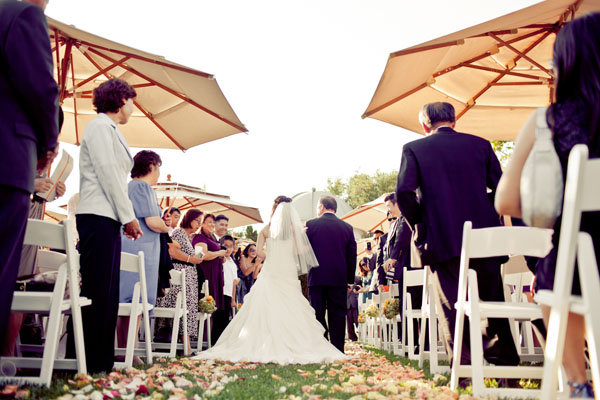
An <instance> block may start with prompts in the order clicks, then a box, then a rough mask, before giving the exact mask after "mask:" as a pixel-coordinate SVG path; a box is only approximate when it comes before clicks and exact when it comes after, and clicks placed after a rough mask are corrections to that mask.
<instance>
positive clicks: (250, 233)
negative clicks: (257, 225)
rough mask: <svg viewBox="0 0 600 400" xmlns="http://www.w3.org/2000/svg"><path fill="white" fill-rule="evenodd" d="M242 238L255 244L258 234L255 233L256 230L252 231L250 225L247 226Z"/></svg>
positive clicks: (252, 228)
mask: <svg viewBox="0 0 600 400" xmlns="http://www.w3.org/2000/svg"><path fill="white" fill-rule="evenodd" d="M244 236H245V237H246V239H250V240H252V241H253V242H256V239H258V232H257V231H256V229H254V227H253V226H252V225H248V226H246V231H245V232H244Z"/></svg>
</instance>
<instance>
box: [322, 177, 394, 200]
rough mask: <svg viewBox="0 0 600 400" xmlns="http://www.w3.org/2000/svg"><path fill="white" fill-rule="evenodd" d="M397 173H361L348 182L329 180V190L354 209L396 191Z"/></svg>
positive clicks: (338, 179)
mask: <svg viewBox="0 0 600 400" xmlns="http://www.w3.org/2000/svg"><path fill="white" fill-rule="evenodd" d="M397 179H398V173H397V172H381V171H379V170H377V172H375V174H374V175H368V174H365V173H359V172H358V171H356V172H355V173H354V175H352V176H351V177H350V178H348V180H347V181H345V182H344V181H342V180H341V179H340V178H329V179H327V190H328V191H329V192H330V193H331V194H334V195H336V196H340V197H341V198H342V199H344V201H346V202H347V203H348V205H349V206H350V207H352V208H356V207H358V206H359V205H361V204H364V203H368V202H369V201H372V200H375V199H376V198H378V197H379V196H381V195H382V194H384V193H391V192H394V191H395V190H396V181H397Z"/></svg>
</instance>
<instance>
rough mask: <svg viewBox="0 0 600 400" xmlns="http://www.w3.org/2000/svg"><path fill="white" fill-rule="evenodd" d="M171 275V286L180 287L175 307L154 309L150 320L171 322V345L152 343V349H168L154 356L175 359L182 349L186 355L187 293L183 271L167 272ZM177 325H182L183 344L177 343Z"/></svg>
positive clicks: (156, 352)
mask: <svg viewBox="0 0 600 400" xmlns="http://www.w3.org/2000/svg"><path fill="white" fill-rule="evenodd" d="M169 274H170V275H171V286H181V290H180V291H179V293H177V298H176V300H175V307H173V308H171V307H154V312H153V315H152V318H169V319H172V320H173V331H172V332H171V343H170V344H169V343H156V342H153V343H152V348H153V349H164V348H167V349H169V352H168V353H165V352H159V351H153V355H155V356H169V357H175V355H176V353H177V349H182V350H183V354H184V355H186V356H187V355H188V348H189V344H188V331H187V309H186V305H187V292H186V289H185V270H181V271H177V270H174V269H172V270H171V271H169ZM179 324H183V325H182V327H183V344H178V343H177V337H178V336H179Z"/></svg>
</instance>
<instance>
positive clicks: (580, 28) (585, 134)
mask: <svg viewBox="0 0 600 400" xmlns="http://www.w3.org/2000/svg"><path fill="white" fill-rule="evenodd" d="M599 43H600V13H593V14H588V15H586V16H583V17H580V18H577V19H574V20H573V21H571V22H569V23H568V24H566V25H564V26H563V28H562V29H561V30H560V31H559V32H558V34H557V36H556V40H555V42H554V54H553V58H552V65H553V69H554V77H555V78H554V79H555V80H554V87H555V91H554V93H555V99H554V101H553V103H552V104H551V105H550V106H549V107H548V109H547V111H546V120H547V122H548V126H549V127H550V129H551V130H552V133H553V141H554V148H555V149H556V152H557V153H558V158H559V159H560V163H561V165H562V171H563V179H564V178H566V170H567V163H568V158H569V152H570V151H571V149H572V148H573V146H575V145H577V144H585V145H587V146H588V148H589V155H590V158H598V157H600V112H599V110H600V97H599V93H600V51H599V50H598V44H599ZM535 115H536V113H535V112H533V113H532V114H531V116H530V117H529V119H528V120H527V122H525V125H524V126H523V128H522V129H521V132H520V133H519V136H518V137H517V141H516V144H515V150H514V153H513V155H512V157H511V158H510V160H509V162H508V165H507V166H506V170H505V171H504V175H502V179H501V180H500V183H499V184H498V193H497V195H496V209H497V210H498V212H499V213H500V214H503V215H510V216H513V217H521V203H520V179H521V172H522V170H523V166H524V164H525V161H526V160H527V157H528V156H529V153H530V152H531V148H532V146H533V143H534V141H535V126H536V124H535ZM561 219H562V216H561V217H560V218H559V220H558V221H557V222H556V224H555V225H554V235H553V237H552V241H553V243H554V247H553V249H552V250H551V251H550V253H549V254H548V255H547V256H546V257H545V258H543V259H541V260H540V261H539V262H538V264H537V266H536V268H535V276H536V286H537V288H538V289H548V290H552V289H553V287H554V274H555V269H556V256H557V249H558V243H559V240H560V238H559V235H560V228H561ZM580 230H581V231H584V232H588V233H589V234H590V235H591V236H592V239H593V242H594V249H595V253H596V257H597V258H598V257H600V212H586V213H583V215H582V217H581V226H580ZM573 294H578V295H580V294H581V286H580V280H579V274H578V273H577V269H576V270H575V276H574V279H573ZM542 312H543V315H544V320H545V321H546V324H547V323H548V316H549V312H550V309H549V307H548V306H542ZM566 329H567V331H566V336H565V349H564V352H563V366H564V369H565V372H566V374H567V377H568V380H569V385H570V387H571V398H575V397H577V398H594V391H593V389H592V386H591V385H590V383H589V382H588V378H587V374H586V361H585V320H584V317H583V316H581V315H577V314H574V313H569V317H568V323H567V328H566Z"/></svg>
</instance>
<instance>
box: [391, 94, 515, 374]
mask: <svg viewBox="0 0 600 400" xmlns="http://www.w3.org/2000/svg"><path fill="white" fill-rule="evenodd" d="M419 121H420V122H421V125H422V126H423V129H424V131H425V133H426V137H424V138H422V139H418V140H415V141H413V142H410V143H407V144H405V145H404V147H403V149H402V161H401V164H400V171H399V173H398V185H397V187H396V201H397V203H398V206H399V208H400V211H401V213H402V216H404V218H405V219H406V221H407V223H408V224H409V226H410V228H411V230H412V231H413V232H415V234H416V239H415V244H416V245H417V248H418V249H419V250H420V253H421V260H422V262H423V264H425V265H430V266H431V269H432V271H433V272H436V273H437V275H438V279H439V281H440V285H441V289H442V291H443V294H444V295H445V296H446V299H447V301H448V304H454V303H455V302H456V299H457V296H458V277H459V271H460V268H459V263H460V251H461V242H462V231H463V225H464V223H465V222H466V221H472V222H473V226H474V227H475V228H484V227H493V226H499V225H500V217H499V216H498V214H497V213H496V210H494V205H493V200H492V199H493V197H494V195H495V191H496V187H497V184H498V181H499V180H500V175H502V169H501V168H500V162H499V161H498V158H497V157H496V154H495V153H494V150H493V149H492V146H491V145H490V142H488V141H487V140H485V139H482V138H480V137H477V136H474V135H469V134H465V133H460V132H457V131H455V130H454V127H455V125H456V116H455V111H454V107H453V106H452V105H451V104H450V103H445V102H436V103H430V104H426V105H425V106H423V108H422V109H421V112H420V114H419ZM475 154H477V155H478V156H477V157H475V156H471V155H475ZM449 171H451V173H449ZM488 190H489V192H488ZM417 192H418V193H419V195H418V196H417ZM501 263H502V260H499V259H477V260H474V261H473V262H472V263H471V264H472V268H473V269H474V270H475V271H476V272H477V275H478V284H479V293H480V295H481V298H482V300H485V301H504V293H503V289H502V277H501V276H500V264H501ZM443 310H444V313H445V315H446V319H447V321H448V326H449V332H445V334H447V335H449V336H450V335H452V332H454V325H455V322H456V309H455V308H454V307H444V308H443ZM465 332H468V330H465ZM494 337H497V340H495V339H494ZM462 339H463V340H462V343H463V344H462V349H463V351H462V355H461V357H462V360H461V363H462V364H470V362H471V357H470V356H471V354H470V351H469V350H470V349H469V345H470V341H469V337H468V335H463V338H462ZM482 339H483V341H484V346H485V350H484V357H485V358H486V360H487V361H488V362H490V363H492V364H496V365H517V364H518V363H519V354H518V353H517V349H516V348H515V344H514V341H513V337H512V334H511V331H510V325H509V323H508V320H507V319H501V318H490V319H489V323H488V326H487V332H486V334H485V335H484V336H483V338H482Z"/></svg>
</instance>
